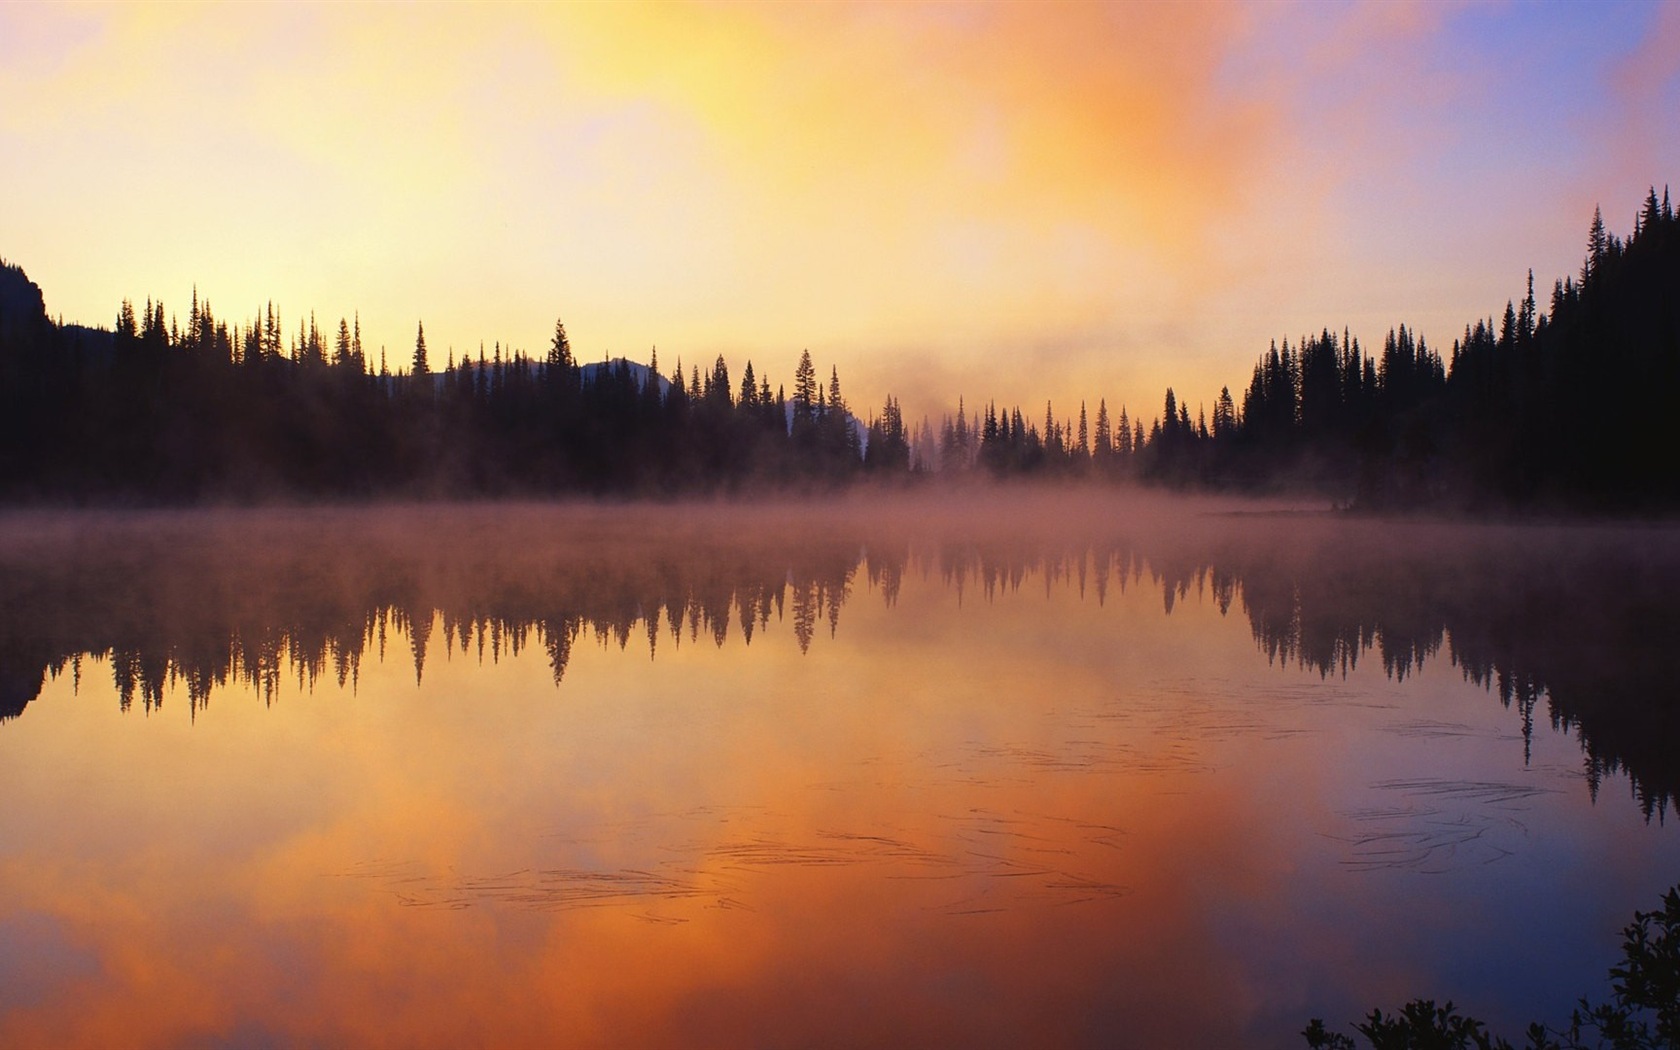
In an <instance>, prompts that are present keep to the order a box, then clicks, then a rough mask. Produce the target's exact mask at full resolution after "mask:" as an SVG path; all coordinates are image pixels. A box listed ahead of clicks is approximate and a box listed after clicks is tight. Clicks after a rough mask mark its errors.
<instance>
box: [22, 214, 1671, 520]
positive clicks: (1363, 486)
mask: <svg viewBox="0 0 1680 1050" xmlns="http://www.w3.org/2000/svg"><path fill="white" fill-rule="evenodd" d="M1677 225H1680V224H1677V220H1676V217H1675V214H1674V209H1673V207H1672V205H1671V203H1670V201H1669V197H1668V191H1667V189H1666V188H1665V189H1664V191H1663V193H1662V195H1661V197H1660V199H1659V197H1658V194H1657V192H1656V190H1655V188H1654V187H1653V188H1652V189H1651V191H1650V193H1649V195H1648V196H1647V198H1646V199H1645V201H1644V202H1643V204H1642V206H1641V207H1640V208H1639V210H1638V212H1637V213H1636V215H1635V218H1634V226H1633V232H1632V233H1631V234H1629V235H1628V236H1627V237H1626V238H1622V237H1619V236H1617V235H1616V234H1614V233H1611V232H1610V231H1609V230H1608V229H1607V228H1606V226H1605V223H1604V220H1603V217H1602V214H1601V213H1600V212H1599V211H1597V210H1596V209H1595V211H1594V214H1593V217H1592V222H1591V225H1590V227H1589V230H1588V236H1587V244H1586V253H1585V256H1584V258H1583V261H1582V265H1581V269H1580V272H1579V274H1571V275H1568V276H1565V277H1563V278H1560V279H1558V280H1557V281H1555V282H1554V284H1553V286H1552V289H1551V293H1550V296H1549V301H1548V302H1547V303H1546V308H1545V309H1544V310H1542V308H1541V303H1540V302H1539V301H1538V300H1537V298H1536V294H1535V289H1534V275H1533V272H1532V271H1530V272H1529V274H1528V280H1527V286H1526V290H1525V292H1524V294H1523V296H1522V298H1521V300H1520V301H1518V300H1516V299H1512V300H1510V301H1508V302H1507V303H1506V305H1505V309H1504V313H1503V315H1502V316H1501V317H1499V318H1498V319H1495V317H1494V316H1492V315H1490V316H1488V317H1486V318H1481V319H1477V320H1475V321H1473V322H1471V323H1469V324H1467V325H1466V326H1465V328H1464V331H1463V334H1462V336H1461V337H1459V338H1457V339H1455V340H1454V341H1453V344H1452V346H1451V348H1450V349H1449V350H1448V351H1447V353H1446V354H1445V356H1443V355H1442V353H1441V352H1439V351H1438V350H1437V349H1436V348H1434V347H1431V346H1429V345H1428V344H1427V343H1426V342H1425V340H1424V339H1423V337H1421V336H1420V335H1417V334H1416V333H1415V331H1414V330H1412V329H1409V328H1408V327H1407V326H1406V325H1404V324H1401V325H1398V326H1397V327H1395V328H1394V329H1393V330H1391V331H1390V332H1389V333H1388V334H1387V336H1386V337H1385V338H1384V340H1383V342H1382V347H1381V349H1380V351H1377V352H1374V353H1373V352H1368V351H1367V349H1366V347H1365V346H1363V345H1362V344H1361V343H1360V341H1359V340H1358V339H1357V338H1354V337H1353V336H1352V335H1351V334H1350V333H1349V332H1348V330H1347V329H1346V328H1343V329H1341V331H1340V333H1339V334H1338V333H1336V332H1335V331H1333V330H1332V329H1330V328H1323V329H1321V330H1320V331H1319V332H1318V334H1316V335H1313V334H1307V335H1303V336H1300V337H1298V338H1296V339H1295V340H1294V341H1293V342H1291V340H1290V339H1288V338H1285V339H1283V340H1282V341H1281V343H1279V342H1277V341H1274V342H1273V343H1272V344H1271V346H1270V348H1269V349H1268V350H1267V351H1266V352H1265V353H1263V354H1262V355H1261V356H1260V358H1259V360H1258V362H1257V363H1256V364H1255V366H1254V370H1253V374H1252V377H1251V378H1250V380H1249V382H1248V385H1247V386H1246V388H1242V389H1241V394H1240V401H1239V398H1238V397H1237V396H1234V395H1233V394H1232V391H1231V389H1230V387H1229V386H1227V387H1225V388H1223V389H1221V390H1220V391H1219V393H1218V394H1217V395H1216V396H1215V397H1214V398H1213V399H1212V409H1211V415H1210V413H1209V411H1208V409H1207V408H1206V407H1205V404H1203V403H1199V404H1198V407H1197V409H1196V411H1195V415H1194V418H1192V415H1191V409H1190V401H1189V399H1188V398H1182V399H1181V398H1180V397H1178V396H1177V395H1176V394H1175V392H1174V391H1173V390H1172V389H1168V390H1167V391H1166V394H1165V397H1164V398H1163V401H1162V406H1161V409H1160V411H1159V414H1156V415H1154V416H1152V417H1149V418H1148V419H1147V421H1146V417H1145V416H1144V415H1143V414H1141V413H1139V414H1136V415H1134V414H1133V413H1131V412H1129V411H1128V410H1127V408H1126V407H1125V406H1121V407H1120V408H1119V409H1118V411H1117V412H1111V411H1110V409H1109V406H1108V404H1107V402H1106V401H1104V400H1101V399H1093V400H1095V404H1096V407H1095V410H1094V411H1092V410H1091V408H1090V402H1081V403H1080V405H1079V407H1078V409H1077V412H1076V413H1075V412H1064V413H1063V414H1062V415H1061V416H1058V414H1057V411H1056V408H1055V406H1054V405H1050V404H1047V405H1045V406H1044V410H1043V413H1042V415H1040V413H1039V412H1038V411H1037V410H1036V409H1030V410H1027V411H1025V412H1024V411H1023V409H1022V408H1021V407H1020V406H1019V405H1016V404H1008V407H1005V405H1006V404H1007V403H1006V402H1004V401H999V400H996V399H990V400H987V401H985V402H984V407H980V405H981V402H969V401H967V400H965V399H963V398H958V399H957V406H958V407H957V410H956V412H955V414H954V415H947V416H945V417H944V418H942V419H941V420H939V421H938V422H937V423H934V422H933V421H931V420H927V419H924V420H922V421H921V422H920V423H919V424H915V425H911V424H909V423H907V422H906V420H905V418H904V415H903V412H902V410H901V408H900V406H899V404H898V402H897V401H896V400H895V399H894V398H893V397H890V396H889V397H888V398H887V399H886V400H885V402H884V404H882V405H881V406H880V407H879V408H877V409H872V410H869V411H867V412H864V413H863V414H862V415H861V417H860V414H859V412H858V411H856V410H854V408H853V406H852V405H851V404H850V403H849V402H848V400H847V399H846V397H845V395H844V394H843V392H842V390H841V385H840V376H839V373H838V371H837V370H836V369H834V368H833V367H830V368H829V369H828V377H827V379H826V380H824V379H823V378H822V376H821V373H820V371H819V370H818V368H817V367H816V365H815V364H814V363H813V361H812V359H811V356H810V353H809V351H806V352H805V353H804V354H803V355H802V357H801V359H800V361H799V365H798V368H797V370H796V371H795V374H794V376H793V381H792V389H791V390H789V389H788V388H787V387H786V385H784V383H783V382H781V381H778V382H776V383H775V385H774V386H773V385H772V381H771V378H770V376H768V375H766V374H762V373H759V372H755V370H754V367H753V364H752V362H750V361H748V362H746V363H745V365H744V367H743V368H742V369H741V372H740V374H739V378H738V379H737V378H736V377H735V376H734V375H733V374H732V371H731V368H730V365H729V364H728V363H727V362H726V361H725V360H724V358H723V357H721V356H720V357H718V358H717V359H716V360H715V361H714V362H713V363H712V364H711V365H710V367H708V368H704V369H702V367H701V366H700V365H699V364H698V363H691V364H690V365H689V366H688V367H687V369H686V371H685V368H684V366H683V364H682V362H681V361H680V360H679V361H678V362H677V363H676V365H675V367H674V368H673V369H672V370H671V372H670V374H669V375H668V376H667V375H665V374H663V373H662V372H661V371H660V366H659V362H658V359H657V353H655V354H654V357H653V360H650V361H649V362H648V363H647V364H646V365H643V364H639V363H632V362H630V361H628V360H624V359H617V360H613V361H608V362H602V363H598V364H588V365H584V364H580V363H579V361H578V358H577V356H576V354H574V352H573V350H572V347H571V343H570V340H569V338H568V336H567V334H566V329H565V325H564V322H563V320H557V321H556V323H555V328H554V333H553V337H552V339H551V340H550V343H549V345H548V346H547V347H546V348H545V349H544V350H543V351H542V352H541V353H540V355H533V354H531V353H529V352H527V351H525V350H522V349H514V348H509V347H503V346H501V345H500V344H497V345H495V346H493V347H491V348H490V349H489V351H488V352H487V351H486V349H485V348H484V347H483V346H480V347H479V348H478V352H477V354H476V355H469V354H462V355H461V356H460V357H459V358H457V357H456V356H455V354H454V351H453V350H452V349H451V350H450V351H448V353H447V357H446V360H445V362H444V363H443V366H442V367H441V368H437V367H434V363H433V358H434V356H435V355H434V354H433V353H431V352H429V350H428V347H427V345H426V338H425V328H424V323H423V322H420V323H417V325H416V331H415V339H414V345H413V348H412V351H409V350H408V349H407V348H404V350H403V352H402V354H403V356H404V357H405V358H406V359H404V360H398V361H396V362H395V363H394V364H393V362H391V361H388V360H387V355H386V352H385V350H384V349H383V348H382V349H381V350H380V351H379V353H378V357H377V360H376V359H375V357H374V355H373V354H372V353H371V352H370V351H369V350H367V349H366V348H364V346H363V342H362V338H361V325H360V321H359V318H341V319H339V320H338V323H337V325H336V329H335V328H334V327H333V326H332V325H331V322H328V328H327V331H326V332H323V331H322V330H321V328H320V327H319V325H318V323H317V321H316V319H315V318H314V317H313V316H312V315H311V316H309V317H308V318H307V319H304V318H301V317H300V318H299V319H298V320H297V322H296V324H295V327H294V326H293V325H292V323H291V322H288V321H285V320H284V319H283V317H282V314H281V312H280V311H279V310H278V309H277V308H276V307H275V306H274V305H273V304H272V303H270V304H267V305H266V306H265V307H264V308H263V309H262V310H261V311H260V313H259V314H258V315H257V316H254V317H251V318H248V319H246V320H244V321H240V322H233V323H230V322H229V321H228V320H227V319H226V318H224V317H221V316H219V315H218V314H217V313H216V312H215V311H214V310H213V309H212V307H211V305H210V303H209V302H208V301H207V300H202V301H201V300H200V299H199V297H198V294H197V291H196V290H195V291H194V294H193V301H192V302H191V304H190V307H189V310H188V312H187V316H186V319H185V322H184V324H183V323H182V322H181V321H180V320H179V318H178V317H177V316H176V315H175V314H173V313H171V312H169V311H167V310H166V309H165V307H164V305H163V303H161V302H155V301H152V300H149V299H148V300H147V301H146V302H145V303H144V305H142V306H140V307H138V308H136V307H135V305H134V304H133V302H131V301H128V300H124V301H123V302H122V304H121V305H120V307H119V308H118V310H117V313H116V316H115V318H114V321H113V323H112V325H111V327H110V328H109V329H106V328H90V327H84V326H80V325H65V324H62V323H55V322H54V321H53V320H52V319H51V318H49V316H48V314H47V312H46V308H45V300H44V297H43V295H42V292H41V290H40V289H39V288H38V287H37V286H36V285H34V284H33V283H32V282H31V281H30V280H29V279H28V277H27V276H26V275H25V273H24V271H23V270H22V269H21V268H20V267H18V266H15V265H10V264H7V263H4V262H0V500H4V501H6V502H9V503H13V504H18V503H52V504H123V505H133V504H141V505H150V504H166V505H178V504H193V503H200V502H236V503H249V502H261V501H265V500H270V499H285V500H332V501H339V500H359V499H384V498H394V499H414V498H419V499H429V498H449V499H456V498H468V499H471V498H500V497H544V496H552V495H565V494H586V495H625V496H663V495H676V494H683V493H741V492H754V491H769V490H786V489H791V490H795V491H814V490H826V489H832V488H836V487H840V486H845V485H849V484H853V483H856V482H858V481H863V480H872V481H876V482H886V483H894V484H913V483H917V484H919V483H927V482H929V481H936V480H940V479H945V480H951V479H959V478H965V477H980V478H1009V477H1042V478H1054V479H1088V480H1093V481H1099V482H1111V481H1113V482H1119V481H1136V482H1142V483H1147V484H1155V485H1161V486H1169V487H1195V488H1210V489H1225V490H1233V491H1243V492H1253V493H1267V494H1276V493H1297V494H1309V493H1310V494H1317V495H1321V496H1326V497H1329V498H1331V499H1333V500H1335V501H1336V502H1337V503H1338V504H1341V505H1346V506H1352V507H1356V508H1361V509H1373V510H1382V509H1395V508H1400V509H1405V508H1430V509H1445V510H1457V511H1466V512H1472V513H1500V512H1506V511H1511V510H1533V509H1538V510H1542V511H1557V512H1586V513H1657V512H1662V511H1667V510H1672V509H1674V508H1675V507H1676V506H1677V505H1680V471H1676V470H1675V469H1674V468H1673V466H1672V464H1673V463H1674V462H1675V460H1676V453H1677V452H1680V447H1677V442H1676V438H1675V436H1674V430H1673V428H1672V426H1671V425H1670V424H1669V422H1668V411H1667V408H1668V405H1667V401H1668V398H1669V396H1670V393H1671V392H1672V391H1674V390H1676V389H1677V388H1680V230H1677ZM971 405H972V408H971Z"/></svg>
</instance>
